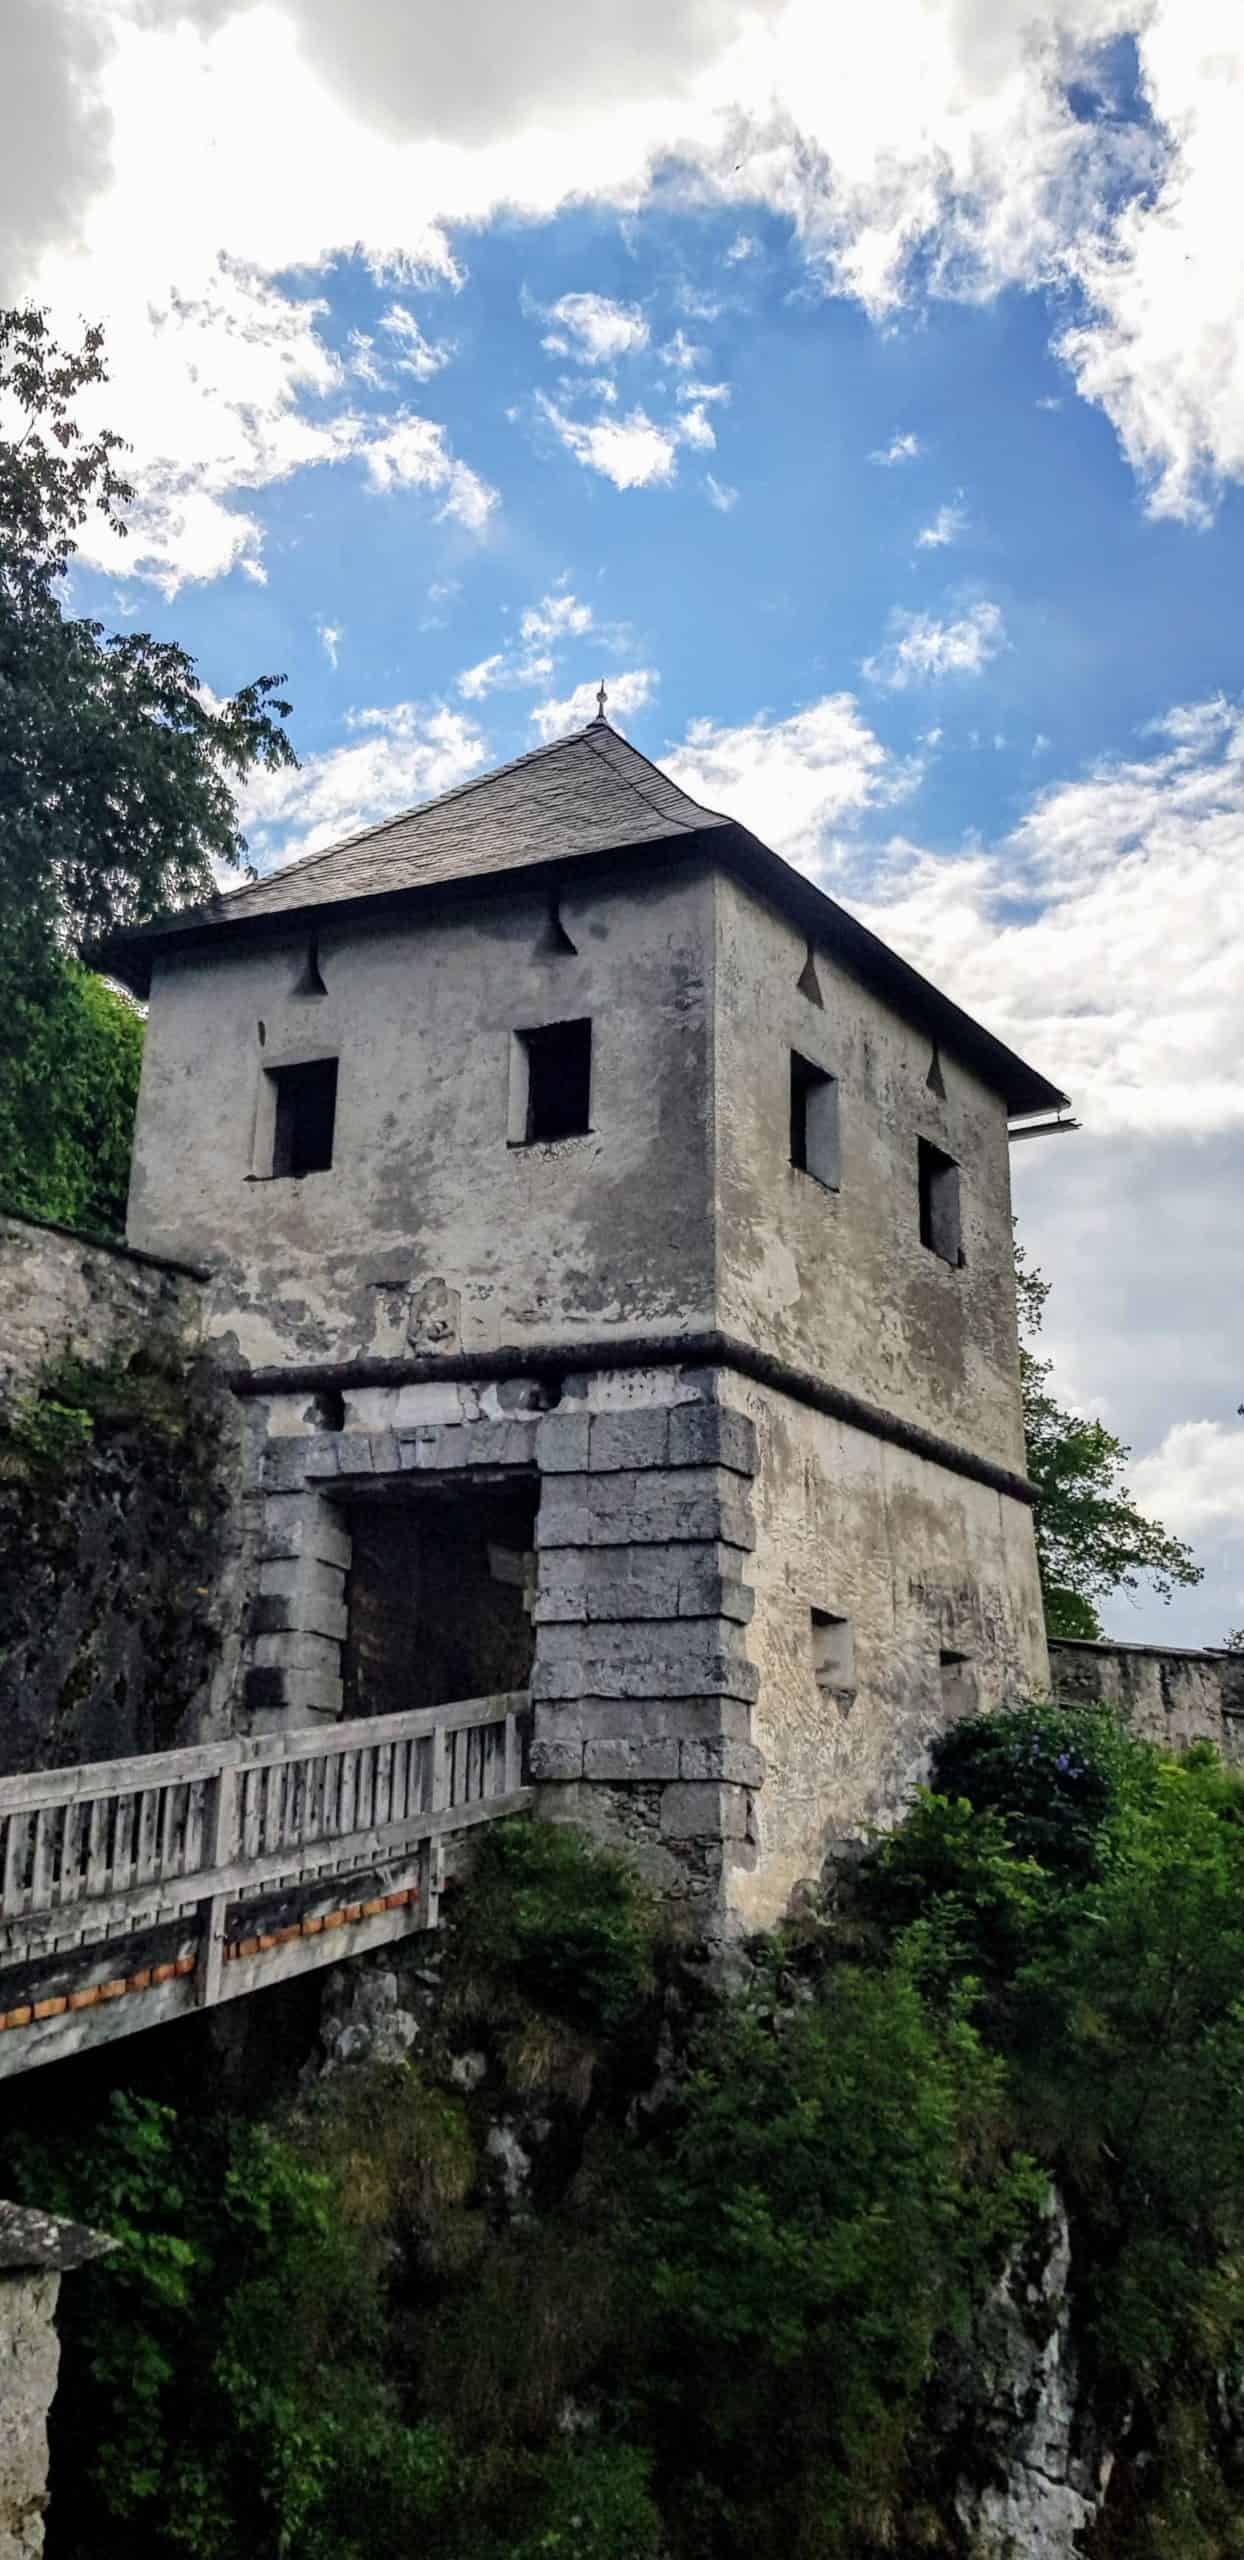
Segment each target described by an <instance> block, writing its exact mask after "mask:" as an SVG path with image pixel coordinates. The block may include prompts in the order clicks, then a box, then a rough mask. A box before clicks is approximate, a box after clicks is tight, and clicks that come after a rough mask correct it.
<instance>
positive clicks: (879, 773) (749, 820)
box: [661, 693, 918, 869]
mask: <svg viewBox="0 0 1244 2560" xmlns="http://www.w3.org/2000/svg"><path fill="white" fill-rule="evenodd" d="M661 761H662V764H663V767H664V769H665V771H666V772H667V773H672V774H673V776H674V779H675V781H676V782H680V783H681V784H682V786H683V789H684V790H685V791H689V792H690V793H691V795H692V797H693V799H696V800H701V801H703V802H704V803H705V805H706V806H707V807H708V808H710V809H720V810H723V811H724V812H725V814H726V815H727V816H728V817H732V818H738V819H740V820H741V821H742V823H743V824H744V825H745V826H749V827H751V828H752V829H753V830H754V832H755V834H757V835H758V836H761V837H763V839H764V841H765V843H766V844H771V845H773V846H774V847H775V848H776V849H777V851H778V852H780V853H785V854H787V855H788V856H789V857H790V859H791V860H792V861H802V862H804V863H805V864H807V865H808V866H809V867H811V868H813V869H816V868H818V867H819V863H820V858H821V857H822V856H823V855H824V854H825V853H826V852H827V851H828V849H829V838H830V834H831V831H832V830H833V829H834V828H835V827H838V826H841V825H843V824H846V823H848V822H850V821H851V820H852V819H853V818H855V817H857V816H858V815H859V813H860V812H861V811H862V810H865V809H870V808H878V807H884V806H886V805H888V804H890V803H892V802H893V801H895V800H897V799H900V798H902V797H903V795H904V794H905V793H906V792H908V791H909V790H911V789H912V787H913V785H914V783H915V781H916V780H917V778H918V768H917V767H915V766H914V765H910V764H902V763H900V762H898V761H896V760H895V759H894V758H893V757H892V756H891V755H890V754H889V752H888V750H887V749H886V748H885V747H884V746H883V745H882V743H881V740H880V739H879V738H878V737H877V736H876V735H875V734H874V732H873V731H872V730H871V729H870V728H869V726H868V723H867V721H866V720H865V719H864V717H863V714H862V712H861V711H860V707H859V704H858V703H857V701H856V700H855V697H854V695H853V694H850V693H831V694H827V695H825V696H824V698H823V699H822V700H821V701H820V702H814V703H811V704H810V705H809V706H808V708H807V709H806V710H804V711H796V712H793V713H792V714H791V716H790V717H789V719H786V720H774V719H773V718H772V717H771V715H770V714H768V713H767V712H760V713H758V714H757V716H756V718H755V719H754V720H749V721H745V722H743V723H742V724H741V725H740V726H739V727H737V728H728V727H724V726H718V725H717V724H716V723H715V722H713V721H711V720H694V721H693V722H692V724H691V727H690V728H689V729H688V731H687V735H686V738H685V739H684V741H683V744H682V745H681V746H680V747H679V748H677V749H676V750H675V752H674V753H673V754H672V755H666V756H663V757H662V760H661Z"/></svg>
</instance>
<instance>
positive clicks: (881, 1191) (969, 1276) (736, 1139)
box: [714, 875, 1024, 1471]
mask: <svg viewBox="0 0 1244 2560" xmlns="http://www.w3.org/2000/svg"><path fill="white" fill-rule="evenodd" d="M806 957H807V945H806V943H805V942H804V939H803V937H802V936H801V935H800V934H799V933H798V932H797V931H796V929H795V927H794V926H793V925H792V924H791V923H790V922H789V921H788V920H787V919H786V917H784V916H782V915H780V914H778V912H777V911H776V909H774V908H771V907H769V906H767V905H766V904H765V903H764V902H763V901H762V900H760V899H759V898H758V897H756V896H755V895H754V894H753V893H752V892H751V891H750V890H748V889H746V888H744V887H743V886H741V885H740V884H739V883H738V882H736V881H734V880H732V879H730V878H727V877H725V876H724V875H723V876H722V877H721V878H720V879H719V880H718V882H717V962H716V990H717V994H716V1009H715V1051H714V1095H715V1115H716V1127H717V1173H716V1197H717V1222H718V1256H719V1274H718V1306H719V1322H720V1323H721V1325H722V1326H723V1328H724V1329H725V1330H726V1331H727V1332H728V1333H733V1334H741V1335H743V1336H744V1337H745V1338H746V1339H747V1340H749V1341H752V1342H755V1343H757V1344H759V1345H761V1346H762V1347H763V1348H765V1349H767V1350H771V1351H773V1352H776V1353H778V1354H780V1355H781V1356H782V1357H784V1358H786V1359H788V1360H791V1361H793V1362H794V1363H796V1364H797V1365H798V1366H800V1367H803V1368H806V1369H811V1370H813V1371H814V1372H815V1373H816V1374H817V1375H818V1376H819V1377H820V1378H822V1379H824V1380H826V1381H828V1382H829V1383H831V1384H833V1385H836V1386H839V1387H843V1388H847V1389H849V1390H850V1391H852V1392H853V1393H854V1394H856V1395H859V1396H862V1397H864V1398H865V1399H867V1400H868V1401H869V1402H871V1403H873V1404H876V1405H880V1406H884V1407H885V1408H886V1409H887V1410H888V1411H889V1412H891V1413H895V1414H898V1415H900V1416H901V1417H902V1418H903V1420H905V1421H907V1422H913V1423H917V1424H920V1425H922V1426H923V1427H924V1428H926V1429H928V1430H932V1431H935V1432H938V1433H940V1434H941V1435H942V1436H943V1437H944V1438H946V1439H950V1440H955V1441H958V1442H959V1443H961V1444H962V1445H963V1446H964V1447H965V1448H968V1449H970V1450H972V1451H974V1452H975V1453H976V1454H977V1455H978V1456H983V1457H987V1458H990V1459H992V1460H994V1461H995V1462H996V1463H998V1464H1000V1465H1002V1466H1005V1467H1009V1468H1012V1469H1015V1470H1019V1471H1022V1468H1023V1463H1024V1448H1023V1425H1022V1418H1021V1412H1020V1400H1019V1377H1018V1368H1017V1360H1016V1318H1015V1281H1014V1271H1013V1266H1012V1255H1011V1198H1010V1169H1009V1163H1008V1149H1007V1134H1006V1111H1005V1107H1004V1105H1003V1103H1002V1102H1001V1100H1000V1099H999V1098H998V1096H997V1095H995V1094H991V1093H989V1092H987V1091H986V1089H985V1087H984V1086H983V1085H981V1084H980V1083H979V1082H978V1081H977V1079H976V1078H975V1077H974V1076H972V1075H971V1074H969V1073H968V1072H967V1071H966V1070H965V1069H964V1068H962V1067H961V1066H960V1065H959V1064H958V1062H957V1060H956V1059H955V1058H953V1057H952V1056H951V1055H950V1054H949V1053H947V1054H946V1055H944V1056H943V1057H942V1059H941V1061H940V1065H941V1076H942V1081H943V1082H944V1085H945V1099H944V1100H943V1099H940V1098H939V1096H938V1095H937V1093H936V1092H934V1091H933V1090H931V1089H930V1086H929V1084H928V1074H929V1068H930V1064H931V1059H932V1051H931V1048H930V1044H929V1041H928V1039H927V1038H926V1037H925V1036H924V1035H923V1034H922V1033H920V1032H917V1031H914V1030H913V1029H912V1028H911V1026H910V1025H909V1024H907V1023H905V1022H903V1021H902V1020H901V1019H900V1018H899V1017H898V1016H897V1015H896V1014H893V1013H891V1012H890V1011H888V1009H887V1008H886V1007H885V1006H884V1005H883V1004H881V1003H880V1001H879V1000H878V998H877V997H876V996H874V995H872V994H870V993H869V991H868V990H867V989H866V988H864V987H862V986H860V985H859V984H858V983H857V982H856V981H855V980H854V979H853V978H851V977H850V976H849V975H848V974H847V972H846V971H845V970H844V969H842V968H841V967H840V966H839V965H837V964H836V963H835V962H834V961H833V960H832V959H831V957H830V956H829V954H828V953H827V952H826V951H825V950H823V949H821V948H819V947H818V949H817V950H816V953H815V967H816V974H817V978H818V980H819V985H820V991H821V995H822V997H823V1003H822V1004H821V1005H817V1004H815V1003H814V1002H812V1001H811V1000H810V999H809V997H808V996H807V995H806V994H804V993H803V992H802V991H801V989H800V986H799V983H798V982H799V979H800V977H801V975H802V973H803V970H804V965H805V961H806ZM792 1050H796V1051H797V1052H798V1053H799V1055H800V1056H802V1057H804V1058H806V1059H808V1060H809V1061H810V1062H811V1063H812V1064H813V1065H814V1066H818V1067H820V1068H821V1069H822V1070H823V1071H824V1072H826V1073H828V1074H831V1075H833V1076H836V1077H837V1078H838V1080H839V1113H840V1128H841V1181H840V1187H839V1189H838V1190H836V1191H831V1190H827V1189H826V1188H825V1187H824V1186H823V1185H822V1184H821V1183H819V1182H817V1181H816V1180H815V1179H814V1178H813V1177H812V1176H811V1175H810V1174H807V1173H802V1172H798V1171H796V1169H795V1168H794V1167H793V1166H792V1164H791V1163H790V1055H791V1051H792ZM920 1137H924V1138H928V1139H931V1140H932V1141H933V1143H934V1144H935V1145H936V1146H938V1147H940V1148H941V1149H942V1150H943V1152H944V1153H945V1154H947V1155H949V1156H953V1157H954V1158H955V1159H956V1161H957V1162H958V1163H959V1165H960V1166H961V1168H962V1174H961V1196H962V1213H963V1252H964V1261H963V1265H962V1268H960V1269H958V1270H955V1269H952V1268H951V1267H950V1265H949V1264H947V1263H945V1262H943V1261H942V1260H941V1259H940V1258H939V1256H938V1255H937V1254H935V1253H933V1252H932V1251H930V1249H929V1248H928V1246H926V1245H923V1244H922V1243H921V1241H920V1227H919V1193H918V1182H917V1140H918V1138H920Z"/></svg>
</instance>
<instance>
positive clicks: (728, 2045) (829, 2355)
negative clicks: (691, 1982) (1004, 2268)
mask: <svg viewBox="0 0 1244 2560" xmlns="http://www.w3.org/2000/svg"><path fill="white" fill-rule="evenodd" d="M1002 2078H1003V2075H1002V2071H1001V2066H1000V2065H999V2064H998V2063H997V2062H996V2061H994V2060H993V2059H991V2057H990V2056H989V2055H988V2054H987V2053H986V2052H985V2050H984V2048H983V2046H982V2044H981V2042H980V2039H979V2038H978V2036H977V2035H976V2033H975V2031H974V2029H973V2028H972V2027H971V2025H970V2024H969V2023H968V2022H967V2020H966V2019H964V2018H963V2017H962V2016H952V2017H950V2018H949V2019H946V2018H941V2017H938V2016H935V2015H934V2014H933V2013H932V2012H931V2010H930V2009H929V2007H928V2005H927V2003H926V2002H925V2000H924V1998H923V1996H922V1993H921V1991H920V1988H919V1985H918V1983H917V1982H916V1981H915V1979H914V1978H913V1975H912V1973H911V1971H910V1970H909V1968H908V1967H907V1966H906V1965H905V1964H903V1963H901V1962H900V1963H898V1964H896V1965H893V1966H890V1967H888V1968H887V1969H886V1970H885V1971H883V1972H880V1973H877V1974H868V1973H866V1972H863V1971H861V1970H859V1969H857V1968H855V1967H848V1968H843V1969H842V1970H840V1971H837V1972H835V1973H832V1974H831V1975H830V1976H829V1978H828V1980H827V1981H826V1983H825V1985H824V1988H823V1993H822V1996H821V1997H820V1998H819V1999H817V2000H815V2001H812V2002H808V2003H804V2004H801V2005H799V2006H798V2007H796V2008H795V2009H794V2011H793V2012H792V2013H790V2014H789V2015H788V2016H787V2017H786V2018H785V2019H784V2020H783V2019H781V2018H779V2019H777V2020H776V2021H774V2020H772V2019H770V2018H769V2017H767V2016H764V2015H762V2014H761V2013H760V2012H759V2011H758V2010H757V2009H756V2008H755V2007H754V2006H752V2005H751V2004H749V2003H748V2002H746V2001H744V2002H741V2003H738V2004H734V2005H732V2006H731V2008H730V2009H729V2010H728V2011H727V2013H726V2014H725V2016H724V2017H723V2018H722V2020H721V2022H720V2023H719V2024H718V2025H717V2026H716V2027H715V2028H714V2029H713V2030H711V2032H710V2034H709V2036H708V2039H707V2042H706V2045H705V2048H704V2050H703V2052H702V2055H701V2058H700V2061H699V2065H698V2068H697V2069H696V2071H695V2073H694V2076H693V2077H692V2078H691V2079H690V2081H689V2083H688V2085H687V2087H686V2088H685V2090H684V2092H683V2095H682V2100H681V2104H680V2106H679V2109H678V2114H677V2120H676V2125H675V2129H674V2131H673V2134H672V2138H671V2140H670V2142H669V2144H668V2148H667V2149H666V2150H665V2151H664V2153H663V2156H662V2158H661V2160H660V2162H659V2164H658V2165H656V2166H655V2167H654V2170H653V2173H652V2187H651V2194H650V2198H649V2202H648V2208H647V2211H646V2213H645V2214H644V2215H643V2218H642V2220H641V2221H640V2223H639V2224H638V2226H637V2228H636V2229H635V2230H634V2231H633V2232H632V2234H631V2235H630V2238H631V2254H632V2258H633V2260H634V2263H635V2266H636V2279H635V2281H636V2285H637V2288H638V2291H639V2295H640V2298H641V2301H642V2303H643V2304H644V2306H645V2309H646V2313H647V2318H646V2323H645V2325H644V2328H643V2330H642V2340H643V2352H642V2359H641V2366H640V2370H639V2371H638V2372H637V2374H636V2375H635V2376H634V2377H633V2381H632V2387H633V2389H634V2390H635V2392H636V2394H637V2396H638V2397H639V2399H640V2400H641V2402H642V2405H643V2406H644V2410H645V2416H646V2422H647V2425H648V2426H649V2428H650V2429H651V2430H652V2432H653V2435H654V2437H655V2439H656V2441H657V2442H658V2443H659V2444H660V2446H661V2448H662V2456H663V2469H662V2479H663V2485H664V2489H665V2492H666V2494H667V2496H668V2497H669V2499H670V2500H671V2502H672V2504H673V2506H674V2510H675V2512H676V2513H678V2512H679V2511H680V2510H685V2509H686V2508H687V2507H688V2505H690V2506H691V2507H692V2508H699V2509H700V2510H701V2511H702V2513H703V2515H704V2516H705V2517H708V2516H714V2517H715V2519H716V2522H715V2525H714V2528H713V2537H712V2547H713V2548H714V2549H717V2548H720V2549H722V2550H729V2551H735V2550H738V2551H740V2552H742V2551H748V2552H754V2553H757V2554H770V2553H772V2554H774V2555H777V2554H779V2553H780V2554H783V2555H799V2560H805V2556H806V2560H829V2555H831V2554H832V2555H839V2554H841V2555H843V2560H845V2555H847V2554H855V2553H858V2552H860V2551H862V2550H863V2549H864V2548H865V2547H866V2544H865V2541H864V2540H863V2539H861V2537H863V2536H867V2535H869V2534H874V2535H875V2536H876V2537H877V2540H878V2542H879V2543H880V2542H883V2541H885V2540H886V2539H887V2537H888V2536H890V2535H891V2534H892V2532H893V2530H894V2527H895V2524H896V2520H897V2518H898V2516H899V2515H900V2514H901V2512H902V2510H903V2507H904V2504H905V2503H906V2500H907V2498H908V2495H909V2491H910V2459H911V2451H912V2440H913V2436H914V2434H915V2433H916V2432H917V2431H918V2418H919V2408H920V2399H921V2394H922V2391H923V2388H924V2386H925V2384H926V2383H927V2381H928V2379H929V2376H930V2373H931V2371H932V2368H933V2363H934V2358H935V2351H936V2344H937V2340H938V2338H939V2336H941V2335H943V2334H944V2333H945V2332H947V2331H948V2330H951V2331H953V2330H960V2329H962V2327H963V2325H964V2323H965V2320H966V2318H967V2313H968V2309H969V2305H970V2303H971V2301H972V2299H973V2296H974V2294H975V2293H977V2292H978V2291H979V2290H980V2289H981V2287H982V2286H983V2284H984V2283H985V2282H986V2281H987V2280H988V2275H989V2271H990V2270H991V2269H992V2268H993V2267H995V2266H996V2264H997V2261H998V2257H999V2253H1000V2252H1001V2251H1002V2249H1003V2248H1004V2247H1005V2244H1006V2242H1007V2241H1008V2240H1009V2239H1010V2238H1012V2237H1013V2236H1014V2235H1015V2234H1016V2233H1017V2232H1018V2230H1019V2229H1020V2228H1021V2226H1022V2222H1023V2219H1024V2216H1025V2214H1026V2212H1027V2210H1028V2209H1029V2207H1030V2206H1031V2205H1032V2204H1033V2203H1034V2202H1035V2201H1036V2200H1037V2199H1038V2198H1040V2197H1042V2196H1043V2195H1044V2193H1045V2187H1046V2181H1045V2180H1044V2178H1042V2177H1040V2176H1038V2175H1037V2174H1036V2173H1035V2172H1034V2171H1033V2170H1032V2169H1031V2168H1030V2167H1029V2165H1028V2164H1027V2163H1026V2162H1024V2161H1022V2160H1021V2161H1019V2162H1016V2163H1012V2164H1007V2163H1006V2162H1005V2161H1004V2160H1003V2159H1002V2158H1001V2156H1000V2153H999V2148H998V2143H997V2123H998V2118H999V2112H1000V2102H1001V2096H1002ZM868 2547H871V2546H868Z"/></svg>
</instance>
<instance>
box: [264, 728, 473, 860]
mask: <svg viewBox="0 0 1244 2560" xmlns="http://www.w3.org/2000/svg"><path fill="white" fill-rule="evenodd" d="M347 726H348V727H349V728H350V729H351V730H352V731H353V732H354V735H353V737H352V738H351V739H350V741H349V742H348V743H347V744H345V745H342V746H339V747H330V748H327V749H325V750H324V752H323V753H322V754H319V755H312V756H307V757H305V758H304V760H303V762H302V763H301V764H300V765H299V766H298V767H297V769H296V770H295V771H292V772H280V773H263V772H256V773H252V774H251V775H250V776H249V777H248V779H247V782H246V784H245V787H244V789H243V791H242V793H241V795H240V802H239V814H240V818H241V824H242V831H243V833H244V835H245V836H246V838H247V841H248V844H249V848H250V858H251V860H252V861H253V862H254V863H255V865H256V867H257V868H258V869H259V870H260V871H272V870H275V869H277V868H278V867H279V866H280V864H281V863H282V862H287V861H289V860H290V859H291V858H292V857H293V856H294V855H295V854H301V853H315V852H317V851H319V850H320V848H321V847H322V846H324V845H329V844H335V843H336V842H337V841H338V839H339V838H340V837H342V836H348V835H353V834H356V833H357V831H358V830H359V828H360V827H369V826H373V825H375V824H376V822H377V821H378V820H379V819H381V818H388V817H392V816H394V815H395V814H396V812H397V811H398V810H399V809H408V808H410V807H411V806H412V805H413V804H414V803H415V802H417V801H420V800H433V799H435V798H436V797H437V795H438V793H440V792H442V791H452V790H453V789H454V787H455V785H456V784H458V783H459V782H467V781H469V780H470V777H471V775H472V774H473V773H477V772H478V771H479V769H480V767H481V766H482V765H483V764H484V762H485V761H486V751H485V746H484V741H483V739H482V737H481V736H480V734H479V731H478V730H477V729H476V728H475V727H474V726H473V725H472V723H471V721H470V720H469V719H467V718H465V717H464V715H463V714H462V713H461V712H458V711H447V710H445V709H444V708H443V707H439V708H434V709H427V708H425V707H424V706H422V705H421V704H419V703H415V702H395V703H391V704H390V705H389V706H388V707H387V708H385V709H383V710H380V709H369V710H364V711H356V712H352V713H351V715H350V717H349V720H348V722H347Z"/></svg>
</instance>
